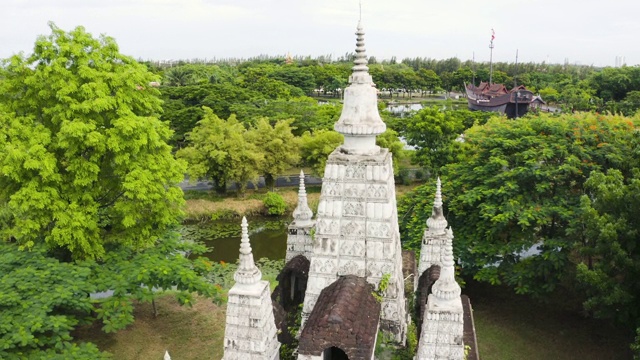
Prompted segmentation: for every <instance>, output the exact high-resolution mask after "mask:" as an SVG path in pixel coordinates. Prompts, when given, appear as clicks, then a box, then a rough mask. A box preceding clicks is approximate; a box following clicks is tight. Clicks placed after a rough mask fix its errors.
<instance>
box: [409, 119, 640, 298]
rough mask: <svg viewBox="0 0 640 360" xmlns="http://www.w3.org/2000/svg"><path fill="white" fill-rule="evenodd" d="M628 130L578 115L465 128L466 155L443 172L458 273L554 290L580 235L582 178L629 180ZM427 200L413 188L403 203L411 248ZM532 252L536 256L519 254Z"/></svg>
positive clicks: (627, 123)
mask: <svg viewBox="0 0 640 360" xmlns="http://www.w3.org/2000/svg"><path fill="white" fill-rule="evenodd" d="M634 128H635V125H634V123H633V122H632V121H631V119H629V118H624V117H619V116H602V115H594V114H586V113H582V114H580V113H579V114H565V115H562V116H560V117H552V116H549V115H538V116H535V117H527V118H523V119H520V120H518V121H511V120H507V119H504V118H493V119H490V120H489V121H488V122H487V124H485V125H483V126H474V127H472V128H470V129H469V130H467V131H466V132H465V150H464V153H463V155H462V156H460V157H459V158H458V160H457V161H455V162H453V163H451V164H449V165H447V166H446V167H444V168H443V174H444V182H443V184H444V189H443V193H444V194H448V197H447V199H446V201H445V203H446V204H448V205H447V207H448V210H449V214H448V219H449V222H450V223H451V224H452V226H453V227H454V229H456V239H458V241H457V245H456V246H457V247H458V248H457V251H458V252H459V256H460V258H461V261H462V262H463V263H464V266H465V270H466V271H468V272H470V273H472V274H473V275H474V276H475V278H477V279H479V280H482V281H487V282H490V283H494V284H496V283H505V284H508V285H510V286H512V287H513V288H514V289H515V290H516V291H517V292H519V293H531V294H535V295H542V294H544V293H546V292H548V291H551V290H553V289H554V288H555V286H556V285H557V284H558V282H559V281H560V280H561V279H562V278H563V276H568V273H567V272H566V270H567V269H570V268H571V264H570V257H569V255H570V253H571V251H572V250H573V248H574V243H575V242H577V241H580V240H581V239H582V237H583V236H584V229H582V228H580V227H579V226H577V223H576V222H575V220H576V218H577V217H578V215H579V213H580V211H581V210H580V206H581V205H580V201H581V200H580V199H581V196H582V195H583V194H585V189H584V184H585V181H586V180H587V178H588V177H589V174H590V173H591V172H592V171H594V170H596V171H606V170H607V169H609V168H616V169H619V170H620V171H622V172H623V173H625V174H628V172H629V161H628V154H631V153H632V146H631V141H630V139H631V137H632V136H633V133H634V132H633V130H634ZM429 196H431V195H430V194H429V192H428V191H426V192H425V193H424V194H422V195H421V193H420V192H418V193H417V195H416V196H413V197H411V199H412V201H414V202H415V204H411V205H409V204H404V205H402V206H401V207H402V208H403V209H405V210H403V211H405V212H408V213H409V214H408V215H407V219H408V220H406V221H405V222H404V223H403V224H402V226H403V229H405V231H404V233H405V239H404V240H405V242H406V244H407V245H408V246H418V244H419V242H420V234H421V231H422V230H423V228H424V219H425V218H426V217H428V214H429V213H430V211H431V210H430V208H429V207H428V204H429V203H430V200H429ZM578 223H579V222H578ZM532 248H533V249H534V250H537V251H538V253H537V254H534V255H533V256H529V257H527V256H524V252H525V251H527V250H529V249H532Z"/></svg>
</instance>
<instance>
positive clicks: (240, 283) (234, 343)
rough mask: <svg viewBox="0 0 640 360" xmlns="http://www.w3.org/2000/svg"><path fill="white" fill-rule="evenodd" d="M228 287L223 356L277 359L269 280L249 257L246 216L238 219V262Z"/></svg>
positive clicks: (235, 359) (227, 359) (226, 358)
mask: <svg viewBox="0 0 640 360" xmlns="http://www.w3.org/2000/svg"><path fill="white" fill-rule="evenodd" d="M234 279H235V280H236V284H235V285H234V286H233V287H232V288H231V290H229V298H228V302H227V314H226V327H225V333H224V356H223V360H246V359H252V360H274V359H275V360H277V359H279V358H280V352H279V348H280V343H279V342H278V339H277V335H276V326H275V320H274V315H273V307H272V302H271V297H270V288H269V282H268V281H263V280H262V273H261V272H260V270H259V269H258V268H257V267H256V265H255V263H254V261H253V253H252V251H251V245H250V243H249V234H248V225H247V219H246V218H243V219H242V239H241V245H240V265H239V266H238V270H237V271H236V273H235V275H234Z"/></svg>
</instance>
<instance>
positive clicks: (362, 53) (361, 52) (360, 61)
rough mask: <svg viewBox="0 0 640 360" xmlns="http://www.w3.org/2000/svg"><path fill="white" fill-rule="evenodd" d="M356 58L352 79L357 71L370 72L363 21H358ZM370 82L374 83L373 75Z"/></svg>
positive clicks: (369, 79)
mask: <svg viewBox="0 0 640 360" xmlns="http://www.w3.org/2000/svg"><path fill="white" fill-rule="evenodd" d="M356 35H357V37H356V60H355V61H354V63H355V66H354V67H353V68H351V69H352V70H353V73H354V74H353V75H352V81H353V78H355V77H356V73H357V72H361V71H364V72H367V73H368V72H369V67H368V66H367V64H368V63H369V61H368V60H367V49H366V48H365V47H364V30H363V28H362V21H358V29H357V31H356ZM365 80H368V81H369V82H371V83H372V85H373V81H372V79H371V77H369V78H368V79H365Z"/></svg>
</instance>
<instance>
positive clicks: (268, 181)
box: [264, 174, 276, 191]
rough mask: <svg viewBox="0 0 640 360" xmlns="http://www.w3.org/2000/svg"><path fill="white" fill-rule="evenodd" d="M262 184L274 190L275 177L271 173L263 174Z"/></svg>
mask: <svg viewBox="0 0 640 360" xmlns="http://www.w3.org/2000/svg"><path fill="white" fill-rule="evenodd" d="M264 185H265V186H266V187H267V188H268V189H271V191H274V190H275V187H276V179H275V177H274V176H273V175H271V174H265V175H264Z"/></svg>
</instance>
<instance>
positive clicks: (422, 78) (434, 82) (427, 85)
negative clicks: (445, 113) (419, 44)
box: [418, 69, 442, 93]
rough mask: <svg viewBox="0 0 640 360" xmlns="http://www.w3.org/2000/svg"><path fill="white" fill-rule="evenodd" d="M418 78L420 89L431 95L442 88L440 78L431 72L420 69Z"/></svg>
mask: <svg viewBox="0 0 640 360" xmlns="http://www.w3.org/2000/svg"><path fill="white" fill-rule="evenodd" d="M418 78H419V84H420V87H421V88H422V89H424V90H426V91H429V92H431V93H433V92H434V91H435V90H436V89H437V88H439V87H440V86H442V80H440V77H439V76H438V75H437V74H436V73H435V71H433V70H427V69H420V71H418Z"/></svg>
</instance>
